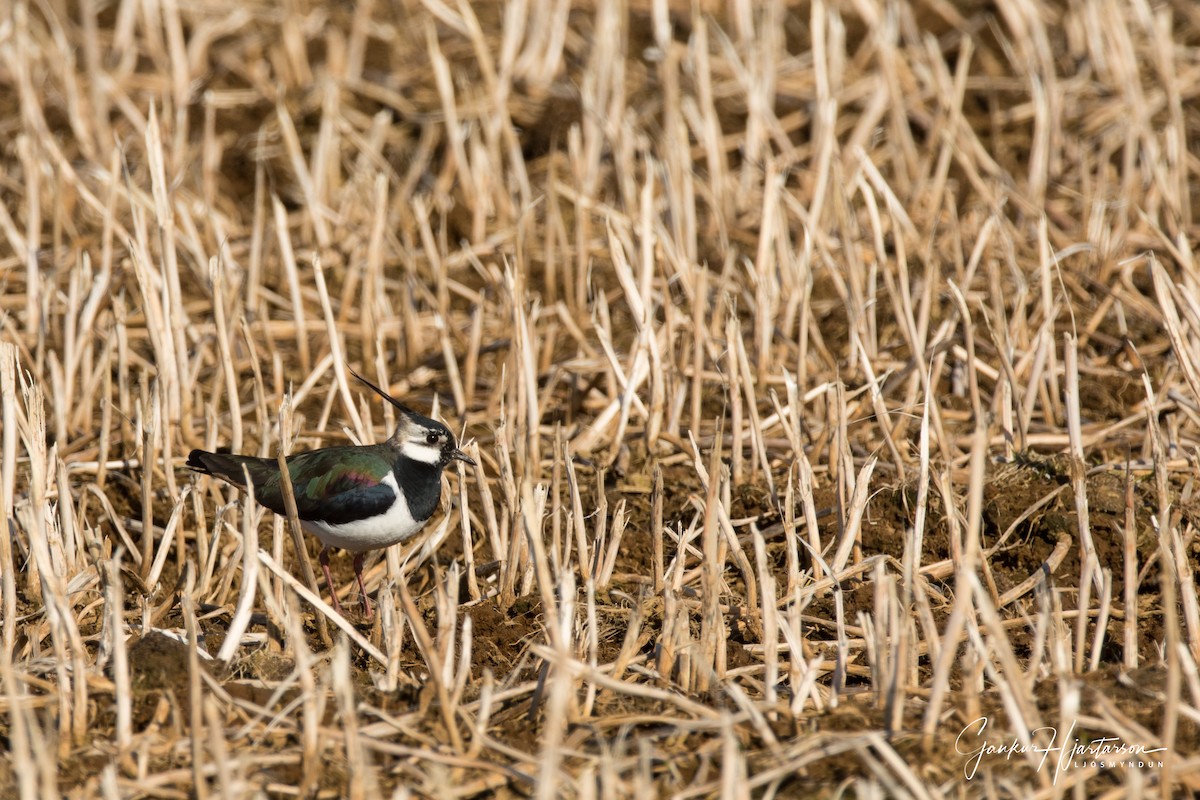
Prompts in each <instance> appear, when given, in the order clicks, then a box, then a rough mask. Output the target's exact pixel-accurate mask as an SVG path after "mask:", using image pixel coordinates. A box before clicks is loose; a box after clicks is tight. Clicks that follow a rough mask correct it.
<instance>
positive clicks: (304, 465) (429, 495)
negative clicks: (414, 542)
mask: <svg viewBox="0 0 1200 800" xmlns="http://www.w3.org/2000/svg"><path fill="white" fill-rule="evenodd" d="M350 374H352V375H353V376H354V377H355V378H357V379H358V380H360V381H362V382H363V383H365V384H366V385H367V386H369V387H370V388H371V389H373V390H374V391H375V392H376V393H377V394H378V395H379V396H380V397H382V398H384V399H385V400H387V401H388V402H389V403H391V404H392V405H394V406H395V407H396V408H398V409H399V410H400V418H399V420H398V422H397V424H396V430H395V432H394V433H393V434H392V435H391V437H390V438H388V439H387V441H384V442H381V443H379V444H372V445H363V446H350V445H348V446H339V447H323V448H320V449H318V450H309V451H307V452H302V453H296V454H293V455H291V456H288V458H287V459H286V460H287V467H288V475H289V476H290V478H291V483H292V493H293V495H294V496H295V498H296V514H297V516H298V517H299V518H300V525H301V527H302V528H304V529H305V530H306V531H308V532H309V533H311V534H312V535H313V536H316V537H317V539H319V540H320V541H321V543H322V545H324V546H323V547H322V549H321V554H320V559H319V560H320V562H321V570H322V571H323V572H324V573H325V583H326V585H328V586H329V592H330V594H332V595H333V607H334V609H335V610H336V611H337V612H338V613H339V614H342V615H343V616H345V614H343V612H342V607H341V604H340V603H339V602H338V597H337V591H336V590H335V589H334V585H333V577H332V576H331V575H330V574H329V553H330V550H332V549H333V548H335V547H337V548H341V549H343V550H348V551H349V552H351V553H353V554H354V576H355V578H357V579H358V591H359V596H360V597H361V602H362V607H363V610H364V615H365V617H366V619H367V620H368V621H370V619H371V601H370V599H369V598H368V597H367V589H366V587H365V586H364V585H363V576H362V568H363V560H364V558H365V556H366V554H367V553H368V552H369V551H371V550H378V549H381V548H384V547H389V546H391V545H393V544H397V543H399V542H403V541H405V540H407V539H409V538H411V537H413V536H415V535H416V534H417V532H418V531H420V530H421V529H422V528H423V527H425V524H426V523H427V522H428V521H429V518H430V517H432V516H433V512H434V511H435V510H436V508H437V506H438V502H439V500H440V498H441V494H442V470H444V469H445V468H446V467H447V466H449V465H450V463H451V462H453V461H461V462H463V463H464V464H469V465H471V466H475V460H474V459H472V458H471V457H470V456H468V455H467V454H466V453H464V452H463V451H462V450H460V449H459V447H458V444H457V442H456V441H455V438H454V434H453V433H451V432H450V429H449V428H447V427H446V426H445V425H443V424H442V423H441V422H438V421H437V420H434V419H430V418H429V417H425V416H422V415H421V414H419V413H417V412H416V411H414V410H413V409H411V408H409V407H408V406H406V405H404V404H403V403H401V402H400V401H399V400H397V399H396V398H394V397H392V396H391V395H390V394H388V393H387V392H385V391H384V390H383V389H380V388H379V387H378V386H376V385H375V384H374V383H372V382H371V381H369V380H367V379H366V378H364V377H363V376H361V375H359V374H358V373H357V372H355V371H354V370H352V369H351V370H350ZM187 466H188V467H189V468H190V469H192V470H193V471H195V472H197V473H200V474H203V475H211V476H213V477H216V478H220V479H221V480H223V481H225V482H226V483H229V484H231V485H233V486H235V487H237V488H238V489H240V490H242V491H245V489H246V477H247V475H249V478H250V483H252V484H253V486H254V498H255V499H256V500H257V501H258V502H259V503H261V504H263V505H264V506H266V507H267V508H269V509H271V510H272V511H274V512H275V513H276V514H279V515H281V516H286V514H287V510H286V507H285V506H284V499H283V491H282V489H281V484H282V480H281V472H280V469H279V462H278V461H277V460H276V459H273V458H258V457H256V456H243V455H233V454H229V453H210V452H208V451H206V450H193V451H191V453H189V454H188V459H187Z"/></svg>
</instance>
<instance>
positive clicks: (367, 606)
mask: <svg viewBox="0 0 1200 800" xmlns="http://www.w3.org/2000/svg"><path fill="white" fill-rule="evenodd" d="M366 555H367V554H366V553H359V554H358V555H356V556H355V557H354V577H356V578H358V596H359V597H361V598H362V606H363V612H364V613H365V614H366V617H367V621H368V622H370V620H371V601H370V599H369V598H368V597H367V587H366V586H364V585H363V578H362V568H363V559H364V558H365V557H366Z"/></svg>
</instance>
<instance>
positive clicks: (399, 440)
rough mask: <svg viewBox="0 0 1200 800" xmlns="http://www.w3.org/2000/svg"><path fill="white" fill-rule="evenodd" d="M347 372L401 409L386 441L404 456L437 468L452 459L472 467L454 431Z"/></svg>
mask: <svg viewBox="0 0 1200 800" xmlns="http://www.w3.org/2000/svg"><path fill="white" fill-rule="evenodd" d="M350 374H351V375H353V376H354V377H356V378H358V379H359V380H360V381H362V382H363V383H365V384H366V385H367V386H370V387H371V388H372V389H373V390H374V391H375V393H376V394H378V395H379V396H380V397H382V398H383V399H384V400H387V401H388V402H389V403H391V404H392V405H394V406H395V407H396V408H397V409H399V410H400V419H399V421H398V422H397V424H396V432H395V433H393V434H392V436H391V438H390V439H388V442H389V443H390V444H391V445H393V446H394V447H396V448H397V449H399V451H400V452H401V454H403V455H404V456H405V457H407V458H411V459H412V460H413V461H420V462H421V463H424V464H432V465H434V466H436V467H438V468H439V469H440V468H443V467H445V466H446V465H448V464H449V463H450V462H451V461H455V460H457V461H462V462H465V463H467V464H470V465H471V466H474V465H475V460H474V459H472V458H471V457H470V456H468V455H467V454H466V453H464V452H463V451H462V450H459V449H458V443H457V442H456V441H455V439H454V434H453V433H451V432H450V429H449V428H447V427H446V426H445V425H443V424H442V423H440V422H438V421H437V420H436V419H430V418H429V417H426V416H423V415H421V414H418V413H417V412H416V411H413V410H412V409H411V408H409V407H408V406H406V405H404V404H403V403H401V402H400V401H399V400H397V399H396V398H394V397H392V396H391V395H390V394H388V393H387V392H385V391H384V390H383V389H380V388H379V387H378V386H376V385H375V384H373V383H371V382H370V381H369V380H367V379H366V378H364V377H363V376H362V375H359V374H358V373H357V372H355V371H354V370H350Z"/></svg>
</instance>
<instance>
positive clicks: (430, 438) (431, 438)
mask: <svg viewBox="0 0 1200 800" xmlns="http://www.w3.org/2000/svg"><path fill="white" fill-rule="evenodd" d="M441 438H442V435H441V434H440V433H427V434H425V442H426V443H427V444H437V443H438V439H441Z"/></svg>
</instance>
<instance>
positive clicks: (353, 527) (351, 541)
mask: <svg viewBox="0 0 1200 800" xmlns="http://www.w3.org/2000/svg"><path fill="white" fill-rule="evenodd" d="M383 483H384V484H385V485H387V486H390V487H391V488H392V491H393V493H395V496H396V499H395V500H394V501H393V502H392V507H391V508H389V509H388V510H387V513H384V514H379V515H377V516H374V517H368V518H367V519H360V520H356V521H354V522H344V523H341V524H339V525H331V524H329V523H328V522H319V521H315V520H309V521H305V522H303V523H301V524H302V526H303V527H304V529H305V530H307V531H308V532H309V533H311V534H312V535H313V536H316V537H317V538H318V539H320V540H321V542H322V543H324V544H327V545H330V546H331V547H340V548H342V549H343V550H349V551H350V552H351V553H361V552H363V551H366V550H377V549H379V548H382V547H389V546H391V545H393V544H396V543H397V542H403V541H404V540H405V539H408V538H409V537H411V536H413V535H414V534H415V533H416V532H417V531H419V530H421V527H422V526H423V525H424V523H423V522H417V521H416V520H414V519H413V518H412V514H410V513H409V512H408V503H407V502H406V501H405V499H404V495H403V494H402V493H401V492H400V487H399V486H397V485H396V476H395V475H392V474H389V475H388V476H387V477H386V478H384V479H383Z"/></svg>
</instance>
